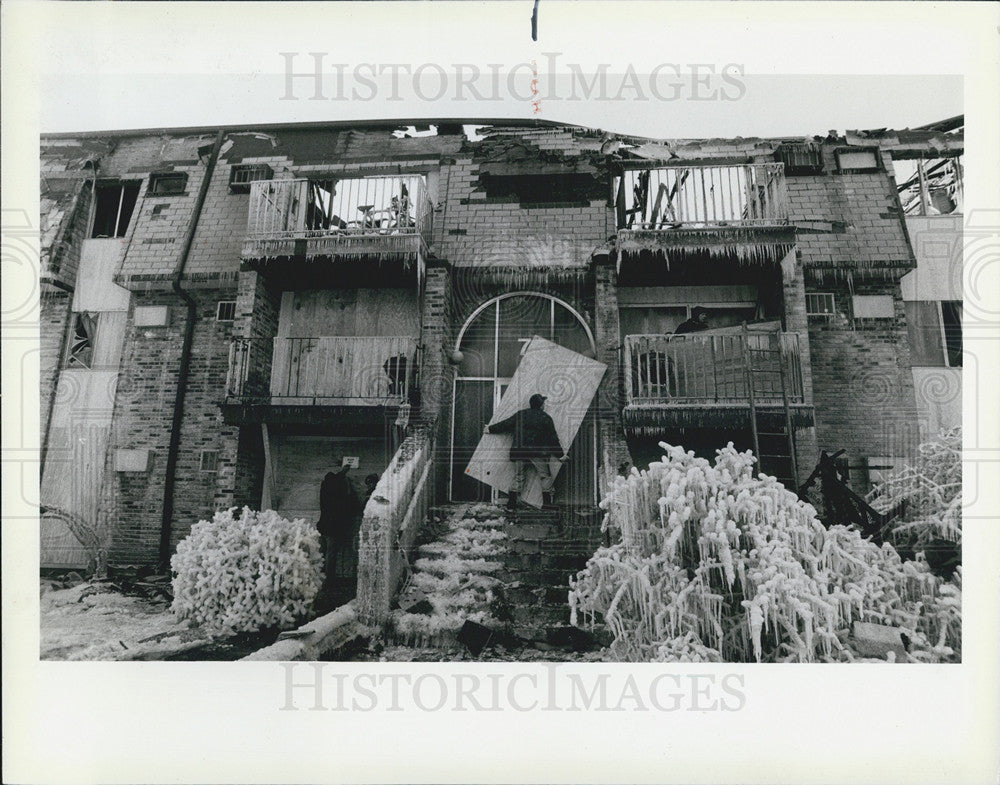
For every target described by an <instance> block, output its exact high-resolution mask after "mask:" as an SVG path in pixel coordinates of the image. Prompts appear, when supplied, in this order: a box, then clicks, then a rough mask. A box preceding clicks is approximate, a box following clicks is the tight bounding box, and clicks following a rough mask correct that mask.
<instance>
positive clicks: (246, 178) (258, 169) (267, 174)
mask: <svg viewBox="0 0 1000 785" xmlns="http://www.w3.org/2000/svg"><path fill="white" fill-rule="evenodd" d="M273 177H274V170H273V169H272V168H271V167H270V166H268V165H267V164H237V165H235V166H233V167H232V168H230V170H229V190H230V192H231V193H234V194H248V193H250V184H251V183H253V182H255V181H256V180H270V179H271V178H273Z"/></svg>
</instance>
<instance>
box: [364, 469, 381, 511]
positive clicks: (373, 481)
mask: <svg viewBox="0 0 1000 785" xmlns="http://www.w3.org/2000/svg"><path fill="white" fill-rule="evenodd" d="M376 485H378V475H377V474H375V473H374V472H373V473H372V474H369V475H368V476H367V477H365V501H364V503H365V504H368V500H369V499H370V498H371V497H372V494H373V493H375V486H376Z"/></svg>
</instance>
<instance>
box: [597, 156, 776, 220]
mask: <svg viewBox="0 0 1000 785" xmlns="http://www.w3.org/2000/svg"><path fill="white" fill-rule="evenodd" d="M615 207H616V210H617V220H618V229H619V230H632V231H637V230H646V231H669V230H671V229H680V228H701V227H704V228H711V227H720V226H737V227H738V226H773V225H781V224H785V223H787V222H788V199H787V193H786V189H785V174H784V164H780V163H769V164H730V165H714V166H680V165H678V166H667V167H659V168H650V169H632V170H628V171H625V172H623V173H622V175H621V176H620V177H619V178H618V182H617V189H616V196H615Z"/></svg>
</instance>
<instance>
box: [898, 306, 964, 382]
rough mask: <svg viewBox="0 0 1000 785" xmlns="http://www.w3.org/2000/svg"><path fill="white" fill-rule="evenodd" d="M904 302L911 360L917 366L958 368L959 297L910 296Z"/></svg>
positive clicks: (960, 320) (959, 337) (960, 339)
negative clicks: (924, 297)
mask: <svg viewBox="0 0 1000 785" xmlns="http://www.w3.org/2000/svg"><path fill="white" fill-rule="evenodd" d="M904 305H905V306H906V323H907V329H908V331H909V336H910V361H911V363H912V364H913V365H915V366H918V367H931V368H941V367H948V368H961V367H962V302H961V300H944V301H938V300H913V301H908V302H906V303H904Z"/></svg>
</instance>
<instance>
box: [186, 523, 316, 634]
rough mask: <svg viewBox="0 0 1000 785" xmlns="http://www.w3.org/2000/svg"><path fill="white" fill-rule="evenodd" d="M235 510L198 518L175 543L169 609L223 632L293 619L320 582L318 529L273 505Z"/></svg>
mask: <svg viewBox="0 0 1000 785" xmlns="http://www.w3.org/2000/svg"><path fill="white" fill-rule="evenodd" d="M236 510H237V508H236V507H232V508H230V509H228V510H221V511H219V512H216V513H215V516H214V517H213V518H212V520H211V521H200V522H198V523H196V524H195V525H194V526H192V527H191V533H190V534H189V535H188V536H187V537H186V538H185V539H183V540H182V541H181V542H180V543H179V544H178V546H177V553H176V554H175V555H174V557H173V558H172V559H171V560H170V566H171V569H172V570H173V574H174V575H173V589H174V601H173V605H172V606H171V610H172V611H173V612H174V614H176V615H177V616H178V618H181V619H191V620H192V621H193V622H194V623H195V624H198V625H199V626H201V627H203V628H204V629H206V630H208V631H210V632H212V633H214V634H218V635H231V634H233V633H237V632H251V631H254V630H259V629H263V628H267V627H288V626H290V625H291V624H293V623H294V622H295V620H296V619H297V618H298V617H301V616H302V615H303V614H305V613H306V612H308V610H309V608H310V604H311V602H312V600H313V598H314V597H315V596H316V594H317V592H318V591H319V589H320V585H321V583H322V580H323V576H322V555H321V549H320V540H319V534H318V533H317V531H316V529H315V527H313V526H311V525H309V524H307V523H306V522H305V521H303V520H302V519H296V520H294V521H289V520H287V519H285V518H282V517H281V516H280V515H278V514H277V513H276V512H274V510H265V511H263V512H255V511H253V510H251V509H250V508H249V507H244V508H243V511H242V512H241V513H240V514H239V515H238V516H236V515H234V512H235V511H236Z"/></svg>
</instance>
